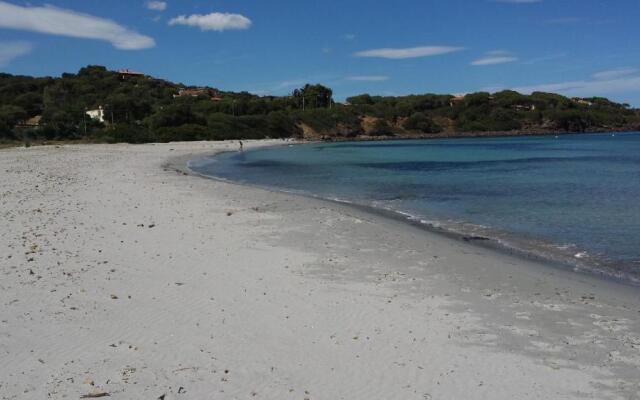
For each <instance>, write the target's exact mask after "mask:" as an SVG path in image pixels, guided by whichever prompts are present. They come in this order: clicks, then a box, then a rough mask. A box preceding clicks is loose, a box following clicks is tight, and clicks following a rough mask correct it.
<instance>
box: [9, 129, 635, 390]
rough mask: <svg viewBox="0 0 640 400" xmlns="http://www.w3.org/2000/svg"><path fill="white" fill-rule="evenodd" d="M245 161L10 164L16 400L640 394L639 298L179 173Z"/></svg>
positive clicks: (158, 151) (104, 149)
mask: <svg viewBox="0 0 640 400" xmlns="http://www.w3.org/2000/svg"><path fill="white" fill-rule="evenodd" d="M270 143H276V144H277V143H278V142H274V141H271V142H248V143H246V146H247V149H250V148H253V147H255V146H264V145H268V144H270ZM234 148H236V143H235V142H222V143H205V142H197V143H170V144H156V145H136V146H130V145H91V146H61V147H59V148H56V147H53V146H51V147H46V148H45V147H40V148H29V149H10V150H1V151H0V168H1V169H2V170H3V171H4V175H3V190H2V191H1V192H0V202H1V203H2V204H3V206H4V207H5V208H4V214H3V216H4V219H5V221H6V223H5V224H3V226H1V227H0V239H1V240H0V254H2V256H0V273H2V274H3V279H2V281H1V282H0V287H1V288H2V290H1V291H0V303H1V304H3V308H2V312H1V315H0V354H2V357H1V358H0V398H7V399H12V398H34V399H36V398H44V397H48V398H52V399H58V398H79V397H80V396H83V395H87V394H94V395H95V394H99V393H107V394H109V395H110V396H111V397H113V398H159V397H161V396H165V397H164V398H166V399H167V400H171V399H179V398H182V397H185V398H186V397H189V398H208V397H211V396H214V397H220V398H230V399H233V398H263V399H273V398H278V399H291V400H296V399H297V400H299V399H301V398H305V397H306V398H309V399H317V400H324V399H326V400H330V399H337V398H343V397H344V398H350V399H354V400H360V399H362V400H365V399H367V400H368V399H372V398H385V399H403V400H404V399H416V400H424V399H433V400H435V399H453V398H465V399H470V400H480V399H486V398H492V399H497V400H511V399H514V398H517V399H521V400H534V399H540V398H562V399H584V398H594V399H601V398H611V399H621V400H622V399H630V398H634V396H635V395H636V394H637V393H638V392H639V391H640V382H638V381H637V376H638V374H639V373H640V321H639V320H638V318H637V316H638V312H640V293H639V291H638V290H636V288H633V287H630V286H625V285H622V284H619V283H615V282H609V281H605V280H602V279H597V278H594V277H589V276H583V275H581V274H576V273H573V272H570V271H563V270H561V269H558V268H554V267H551V266H547V265H546V264H541V263H537V262H534V261H527V260H522V259H520V258H517V257H514V256H511V255H507V254H499V253H497V252H495V251H493V250H490V249H485V248H482V247H480V246H474V245H471V244H470V243H467V242H464V241H459V240H453V239H450V238H446V237H443V236H442V235H439V234H435V233H431V232H428V231H425V230H423V229H419V228H418V227H415V226H411V225H409V224H407V223H405V222H402V221H398V220H394V219H391V218H383V217H380V216H376V215H373V214H371V213H370V212H368V211H364V210H358V209H356V208H353V207H347V206H345V205H340V204H332V203H329V202H326V201H324V200H319V199H313V198H305V197H301V196H294V195H291V194H284V193H278V192H270V191H266V190H263V189H257V188H254V187H248V186H242V185H238V184H231V183H226V182H222V181H216V180H213V179H207V180H205V179H202V178H200V177H196V176H194V175H184V173H185V171H176V170H175V169H172V168H171V165H172V164H171V163H170V162H169V161H174V162H175V160H178V159H185V158H189V157H194V156H197V155H206V154H211V153H212V152H220V151H225V150H230V149H234ZM505 374H508V375H509V379H505ZM185 395H186V396H185Z"/></svg>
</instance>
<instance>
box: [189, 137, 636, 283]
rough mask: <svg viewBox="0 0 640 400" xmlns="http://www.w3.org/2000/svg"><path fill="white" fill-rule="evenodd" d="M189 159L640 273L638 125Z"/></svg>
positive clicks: (495, 242) (595, 267)
mask: <svg viewBox="0 0 640 400" xmlns="http://www.w3.org/2000/svg"><path fill="white" fill-rule="evenodd" d="M189 166H190V168H191V169H192V170H194V171H195V172H197V173H200V174H202V175H206V176H210V177H215V178H218V179H224V180H229V181H233V182H238V183H243V184H249V185H254V186H259V187H263V188H268V189H275V190H279V191H286V192H291V193H297V194H300V195H306V196H313V197H317V198H323V199H327V200H332V201H339V202H343V203H349V204H353V205H357V206H360V207H365V208H370V209H371V210H372V211H375V210H379V211H384V212H385V213H390V214H393V215H395V216H397V217H398V218H401V219H404V220H406V221H407V222H410V223H412V224H417V225H421V226H424V227H425V228H426V229H430V230H437V231H441V232H444V233H450V234H453V235H455V236H457V237H459V238H461V239H464V240H467V241H474V242H477V243H478V244H482V245H491V246H495V247H498V248H501V249H503V250H507V251H510V252H513V253H517V254H520V255H523V256H527V257H534V258H542V259H546V260H549V261H553V262H554V263H556V264H559V265H562V266H566V267H569V268H572V269H574V270H576V271H580V272H587V273H593V274H598V275H600V276H603V277H607V278H613V279H619V280H624V281H627V282H630V283H632V284H640V133H637V132H632V133H601V134H568V135H560V136H553V135H544V136H520V137H508V138H461V139H428V140H391V141H374V142H339V143H312V144H302V145H291V144H283V145H282V146H274V147H265V148H260V149H257V150H250V151H244V152H240V151H237V152H228V153H223V154H219V155H217V156H214V157H206V158H202V159H198V160H192V161H191V162H190V165H189Z"/></svg>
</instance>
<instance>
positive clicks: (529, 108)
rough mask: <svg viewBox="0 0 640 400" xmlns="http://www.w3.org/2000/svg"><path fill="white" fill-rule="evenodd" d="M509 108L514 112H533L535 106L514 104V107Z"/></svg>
mask: <svg viewBox="0 0 640 400" xmlns="http://www.w3.org/2000/svg"><path fill="white" fill-rule="evenodd" d="M511 108H513V109H514V110H516V111H535V110H536V105H535V104H516V105H514V106H511Z"/></svg>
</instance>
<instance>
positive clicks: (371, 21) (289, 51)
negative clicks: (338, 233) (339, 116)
mask: <svg viewBox="0 0 640 400" xmlns="http://www.w3.org/2000/svg"><path fill="white" fill-rule="evenodd" d="M638 17H640V0H395V1H392V0H377V1H372V0H341V1H338V0H324V1H319V0H207V1H205V0H167V1H146V0H126V1H125V0H109V1H104V0H75V1H74V0H48V1H47V2H41V1H4V0H0V71H2V72H7V73H12V74H22V75H34V76H57V75H60V74H61V73H63V72H76V71H77V70H78V69H80V68H81V67H83V66H85V65H89V64H93V65H104V66H106V67H108V68H110V69H120V68H129V69H132V70H136V71H141V72H144V73H146V74H148V75H152V76H154V77H158V78H162V79H167V80H171V81H174V82H181V83H184V84H186V85H207V86H212V87H216V88H219V89H222V90H234V91H249V92H252V93H256V94H259V95H283V94H288V93H290V92H291V91H292V90H293V89H294V88H296V87H299V86H301V85H303V84H304V83H307V82H308V83H321V84H324V85H327V86H329V87H331V88H332V89H333V90H334V95H335V97H336V99H338V100H344V99H345V98H347V97H348V96H352V95H356V94H361V93H370V94H376V95H405V94H411V93H450V94H463V93H468V92H474V91H480V90H483V91H490V92H495V91H499V90H503V89H514V90H517V91H520V92H522V93H529V92H531V91H535V90H542V91H549V92H556V93H561V94H564V95H568V96H578V97H589V96H605V97H609V98H611V99H613V100H616V101H620V102H626V103H629V104H631V105H633V106H635V107H640V44H639V43H638V37H640V26H639V25H638V23H637V20H638Z"/></svg>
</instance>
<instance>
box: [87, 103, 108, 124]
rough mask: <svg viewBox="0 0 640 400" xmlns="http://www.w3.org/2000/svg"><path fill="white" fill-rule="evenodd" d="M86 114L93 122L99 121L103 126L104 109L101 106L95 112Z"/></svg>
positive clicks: (88, 111) (91, 111)
mask: <svg viewBox="0 0 640 400" xmlns="http://www.w3.org/2000/svg"><path fill="white" fill-rule="evenodd" d="M86 114H87V115H88V116H89V117H90V118H91V119H92V120H94V121H100V122H102V123H103V124H104V109H103V108H102V106H100V107H98V108H97V109H95V110H87V111H86Z"/></svg>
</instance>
